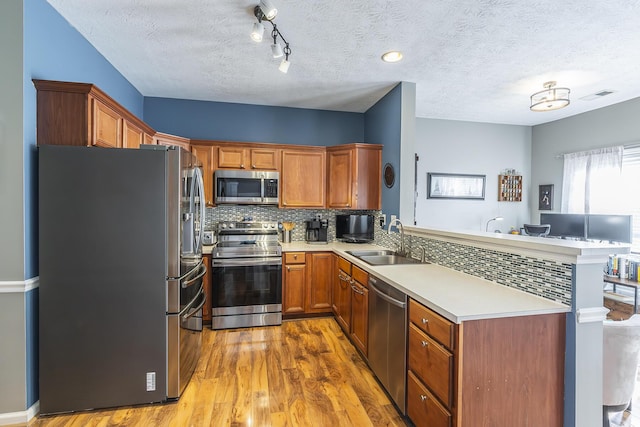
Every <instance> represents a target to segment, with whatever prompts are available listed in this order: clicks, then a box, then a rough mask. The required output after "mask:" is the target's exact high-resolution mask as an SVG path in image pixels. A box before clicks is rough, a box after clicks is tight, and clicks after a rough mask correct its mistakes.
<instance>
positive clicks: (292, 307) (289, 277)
mask: <svg viewBox="0 0 640 427" xmlns="http://www.w3.org/2000/svg"><path fill="white" fill-rule="evenodd" d="M306 268H307V266H306V265H305V264H293V265H286V266H285V268H284V274H283V278H284V279H283V287H282V313H283V314H294V313H304V304H305V287H306V286H305V284H306V281H305V279H306V274H305V273H306Z"/></svg>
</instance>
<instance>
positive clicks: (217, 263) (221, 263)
mask: <svg viewBox="0 0 640 427" xmlns="http://www.w3.org/2000/svg"><path fill="white" fill-rule="evenodd" d="M252 265H282V258H280V257H277V258H276V257H273V258H240V259H231V258H229V259H227V258H224V259H215V258H214V259H213V261H212V266H213V268H215V267H244V266H247V267H249V266H252Z"/></svg>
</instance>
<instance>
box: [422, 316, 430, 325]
mask: <svg viewBox="0 0 640 427" xmlns="http://www.w3.org/2000/svg"><path fill="white" fill-rule="evenodd" d="M427 323H429V319H425V318H424V317H423V318H422V324H423V325H426V324H427Z"/></svg>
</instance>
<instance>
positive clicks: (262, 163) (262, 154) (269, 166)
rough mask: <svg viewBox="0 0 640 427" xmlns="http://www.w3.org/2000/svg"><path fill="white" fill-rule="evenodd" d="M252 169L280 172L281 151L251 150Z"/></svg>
mask: <svg viewBox="0 0 640 427" xmlns="http://www.w3.org/2000/svg"><path fill="white" fill-rule="evenodd" d="M250 156H251V169H256V170H274V171H275V170H278V169H279V168H278V160H279V157H280V150H276V149H268V148H252V149H251V155H250Z"/></svg>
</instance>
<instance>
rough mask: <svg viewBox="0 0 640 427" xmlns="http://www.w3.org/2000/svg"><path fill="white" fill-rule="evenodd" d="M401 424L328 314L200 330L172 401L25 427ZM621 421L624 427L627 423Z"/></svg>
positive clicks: (62, 417)
mask: <svg viewBox="0 0 640 427" xmlns="http://www.w3.org/2000/svg"><path fill="white" fill-rule="evenodd" d="M250 425H251V426H260V427H298V426H300V427H309V426H314V427H315V426H317V427H325V426H327V427H338V426H339V427H342V426H345V427H349V426H357V427H360V426H376V427H378V426H398V427H402V426H406V424H405V421H404V419H403V417H402V416H400V414H399V413H398V412H397V410H396V409H395V407H394V406H393V404H392V403H391V402H390V400H389V398H388V396H387V395H386V394H385V393H384V391H383V390H382V389H381V387H380V385H379V384H378V383H377V381H376V380H375V378H374V376H373V374H372V373H371V371H370V370H369V368H368V366H367V364H366V362H365V361H364V360H363V359H362V357H361V356H360V354H359V353H358V351H357V350H356V349H355V347H353V345H351V342H350V341H349V339H348V338H347V337H346V336H345V335H344V333H343V332H342V330H341V329H340V327H339V325H338V324H337V323H336V322H335V320H334V319H333V318H314V319H303V320H291V321H286V322H284V323H283V324H282V325H281V326H270V327H263V328H247V329H233V330H219V331H213V330H210V329H207V330H205V331H203V351H202V356H201V358H200V360H199V361H198V365H197V367H196V371H195V373H194V375H193V377H192V379H191V381H190V383H189V385H188V386H187V388H186V389H185V391H184V393H183V395H182V396H181V398H180V399H179V401H177V402H172V403H166V404H155V405H147V406H138V407H124V408H117V409H110V410H102V411H90V412H80V413H75V414H68V415H58V416H52V417H36V418H35V419H33V420H32V421H31V422H30V423H29V426H30V427H34V426H35V427H71V426H74V427H75V426H82V427H85V426H90V427H112V426H126V427H138V426H140V427H147V426H154V427H173V426H175V427H184V426H196V427H201V426H215V427H240V426H242V427H245V426H247V427H248V426H250ZM625 427H628V425H627V424H625Z"/></svg>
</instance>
